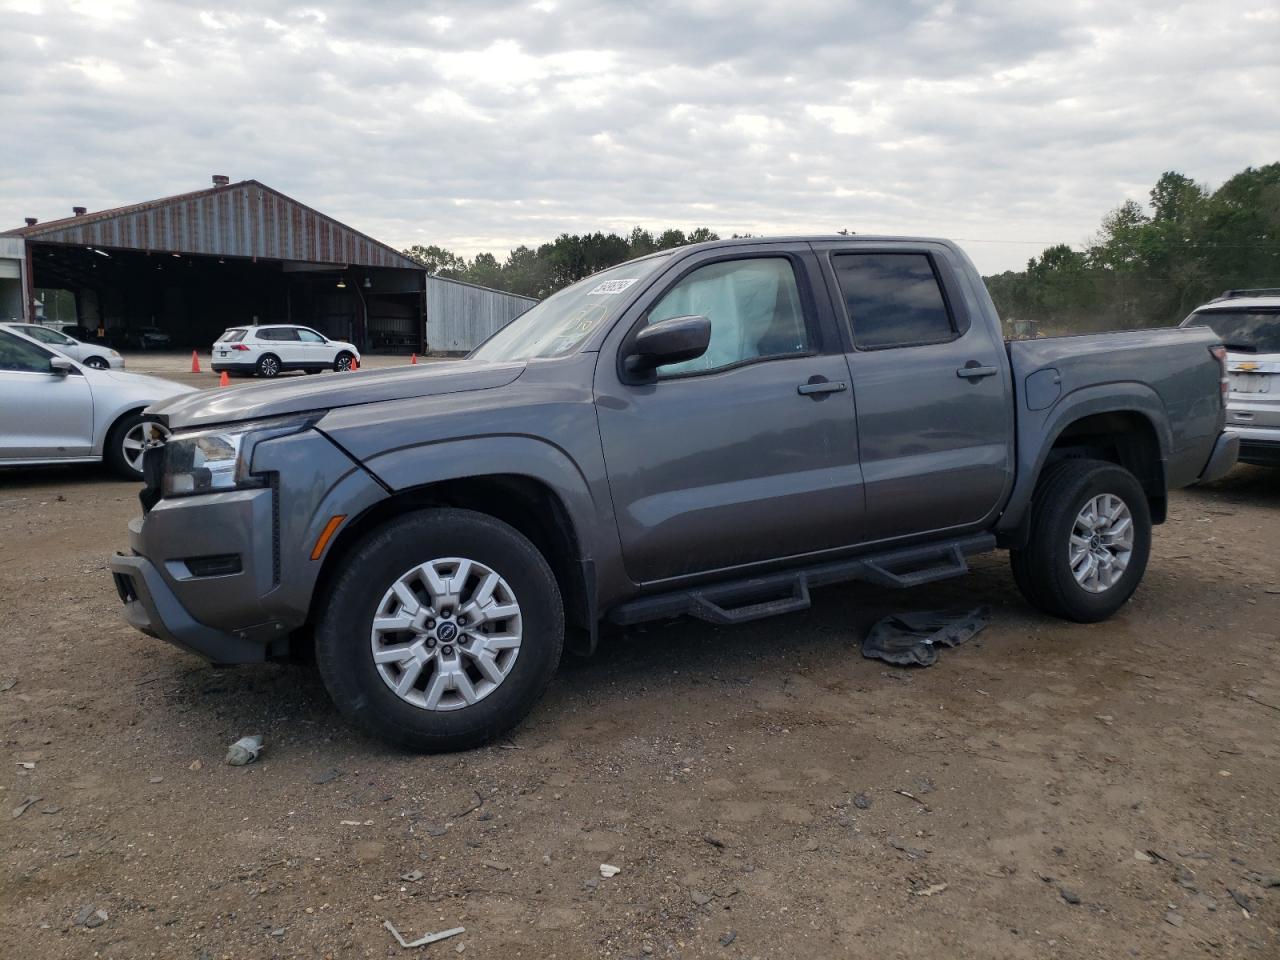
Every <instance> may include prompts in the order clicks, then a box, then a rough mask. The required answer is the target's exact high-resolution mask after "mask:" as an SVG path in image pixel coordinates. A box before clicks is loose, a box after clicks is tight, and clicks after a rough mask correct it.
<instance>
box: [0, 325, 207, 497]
mask: <svg viewBox="0 0 1280 960" xmlns="http://www.w3.org/2000/svg"><path fill="white" fill-rule="evenodd" d="M193 389H194V388H193V387H188V386H184V385H182V384H179V383H173V382H172V381H169V380H161V379H160V378H159V377H144V376H141V375H139V374H136V373H124V372H121V371H115V370H95V369H93V368H92V367H85V366H81V365H80V364H79V363H77V362H76V361H74V360H72V359H71V358H70V357H67V356H64V355H63V354H61V353H58V352H56V351H55V350H52V349H50V348H47V347H45V346H44V345H43V344H40V343H37V342H36V341H35V340H33V339H31V338H30V337H27V336H24V335H23V334H21V333H18V332H17V331H15V330H13V329H12V325H5V326H4V328H3V329H0V466H34V465H44V464H55V463H97V462H99V461H105V462H106V464H107V465H108V466H109V467H111V469H112V470H114V471H115V472H116V473H118V474H120V475H121V476H123V477H126V478H128V479H131V480H140V479H142V455H143V453H145V452H146V450H147V449H148V448H149V447H153V446H156V445H157V444H159V443H162V442H163V438H164V437H165V436H166V435H167V433H168V431H166V430H165V428H164V427H163V426H161V424H159V423H158V422H156V420H155V419H154V418H153V417H150V416H148V415H147V414H146V413H144V412H143V411H144V410H145V409H146V408H147V407H149V406H150V405H151V404H153V403H156V402H157V401H160V400H165V399H167V398H169V397H172V396H175V395H177V394H179V393H190V392H191V391H192V390H193Z"/></svg>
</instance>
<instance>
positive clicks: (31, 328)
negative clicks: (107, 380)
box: [0, 323, 124, 370]
mask: <svg viewBox="0 0 1280 960" xmlns="http://www.w3.org/2000/svg"><path fill="white" fill-rule="evenodd" d="M0 329H5V330H12V331H14V332H15V333H21V334H23V335H24V336H28V337H30V338H31V339H32V340H38V341H39V342H40V343H43V344H44V345H45V346H48V347H53V349H55V350H57V351H58V352H59V353H65V354H66V355H67V356H68V357H70V358H71V359H72V360H78V361H80V362H81V363H83V364H84V365H85V366H86V367H93V368H94V369H95V370H106V369H107V368H108V367H116V368H120V367H123V366H124V357H122V356H120V354H119V353H117V352H116V351H115V350H112V349H111V348H110V347H108V346H107V345H106V344H105V343H84V342H83V341H80V340H77V339H75V338H74V337H69V336H67V335H66V334H65V333H62V332H61V331H58V330H55V329H53V327H46V326H42V325H41V324H38V323H0Z"/></svg>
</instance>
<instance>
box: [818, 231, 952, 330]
mask: <svg viewBox="0 0 1280 960" xmlns="http://www.w3.org/2000/svg"><path fill="white" fill-rule="evenodd" d="M831 264H832V266H833V267H834V269H835V274H836V281H837V282H838V283H839V284H840V292H841V294H842V295H843V297H844V302H845V308H846V309H847V311H848V314H849V322H850V324H852V326H853V342H854V343H855V344H856V345H857V347H858V349H860V350H883V349H886V348H888V347H910V346H916V345H919V344H925V343H942V342H944V341H947V340H951V339H953V338H954V337H955V336H956V328H955V324H954V323H953V322H952V319H951V312H950V311H949V310H948V309H947V301H946V298H945V297H944V296H943V294H942V285H941V283H939V281H938V275H937V271H936V270H934V266H933V261H932V259H931V258H930V257H929V255H928V254H925V253H838V254H835V255H834V256H833V257H832V258H831Z"/></svg>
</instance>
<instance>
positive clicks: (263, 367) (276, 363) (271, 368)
mask: <svg viewBox="0 0 1280 960" xmlns="http://www.w3.org/2000/svg"><path fill="white" fill-rule="evenodd" d="M257 371H258V376H260V377H278V376H279V375H280V358H279V357H277V356H276V355H275V354H274V353H264V354H263V355H262V356H261V357H259V358H258V367H257Z"/></svg>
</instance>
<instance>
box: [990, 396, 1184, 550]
mask: <svg viewBox="0 0 1280 960" xmlns="http://www.w3.org/2000/svg"><path fill="white" fill-rule="evenodd" d="M1027 432H1031V433H1032V436H1031V437H1028V436H1027V435H1026V434H1027ZM1036 434H1038V435H1039V437H1040V438H1042V439H1041V440H1039V441H1037V440H1036V439H1035V435H1036ZM1171 444H1172V438H1171V436H1170V434H1169V422H1168V417H1167V415H1166V413H1165V409H1164V404H1163V402H1162V401H1161V400H1160V398H1159V396H1158V395H1157V394H1156V392H1155V391H1154V390H1152V389H1151V388H1150V387H1148V386H1146V385H1145V384H1139V383H1122V384H1104V385H1099V386H1096V387H1092V388H1087V389H1085V390H1081V391H1078V392H1077V393H1076V394H1072V395H1069V396H1068V397H1065V398H1063V400H1062V401H1061V402H1060V403H1059V404H1057V405H1056V406H1055V407H1054V409H1053V410H1052V411H1050V416H1049V417H1048V419H1047V420H1046V421H1042V423H1041V424H1032V425H1030V426H1026V427H1020V429H1019V447H1020V452H1019V456H1018V464H1019V476H1018V479H1017V482H1016V484H1015V487H1014V491H1013V494H1012V495H1011V497H1010V500H1009V503H1008V505H1007V506H1006V508H1005V512H1004V515H1003V517H1002V518H1001V521H1000V523H999V524H998V526H997V533H998V534H999V535H1000V537H1001V542H1002V545H1004V546H1010V547H1021V546H1023V545H1025V544H1026V540H1027V536H1028V533H1029V523H1030V517H1031V505H1032V497H1033V495H1034V492H1035V489H1036V487H1037V485H1038V484H1039V481H1040V477H1041V476H1043V474H1044V472H1045V470H1046V469H1047V468H1048V467H1049V466H1051V465H1052V464H1054V463H1057V462H1058V461H1060V460H1063V459H1068V458H1091V459H1095V460H1105V461H1107V462H1110V463H1114V464H1117V465H1118V466H1121V467H1124V468H1125V469H1126V470H1128V471H1129V472H1130V473H1132V474H1133V475H1134V476H1135V477H1136V478H1137V479H1138V482H1139V484H1140V485H1141V486H1142V489H1143V491H1144V492H1145V493H1146V495H1147V504H1148V506H1149V508H1150V510H1151V519H1152V522H1153V523H1157V524H1159V523H1163V522H1164V520H1165V518H1166V516H1167V514H1168V478H1167V472H1166V470H1167V465H1168V458H1169V450H1170V447H1171ZM1028 450H1030V451H1032V453H1030V454H1029V453H1028V452H1027V451H1028ZM1032 456H1034V459H1030V457H1032Z"/></svg>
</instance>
